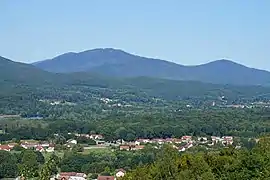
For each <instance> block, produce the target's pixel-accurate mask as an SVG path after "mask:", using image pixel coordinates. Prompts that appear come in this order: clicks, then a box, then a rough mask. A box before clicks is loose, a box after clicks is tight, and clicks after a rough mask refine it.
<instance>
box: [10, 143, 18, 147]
mask: <svg viewBox="0 0 270 180" xmlns="http://www.w3.org/2000/svg"><path fill="white" fill-rule="evenodd" d="M16 145H18V143H9V144H8V146H9V147H10V148H14V146H16Z"/></svg>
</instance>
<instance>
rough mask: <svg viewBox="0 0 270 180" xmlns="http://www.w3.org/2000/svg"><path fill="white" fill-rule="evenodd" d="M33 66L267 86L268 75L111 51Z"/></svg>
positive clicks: (222, 64)
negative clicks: (186, 64) (189, 64)
mask: <svg viewBox="0 0 270 180" xmlns="http://www.w3.org/2000/svg"><path fill="white" fill-rule="evenodd" d="M33 65H35V66H36V67H39V68H41V69H43V70H46V71H49V72H58V73H71V72H86V71H87V72H94V73H100V74H103V75H107V76H116V77H139V76H148V77H155V78H164V79H174V80H192V81H201V82H207V83H215V84H236V85H270V72H267V71H264V70H258V69H254V68H249V67H246V66H243V65H241V64H237V63H235V62H232V61H229V60H217V61H213V62H211V63H207V64H202V65H196V66H184V65H179V64H176V63H172V62H169V61H164V60H160V59H152V58H145V57H140V56H136V55H132V54H129V53H126V52H124V51H122V50H117V49H112V48H105V49H93V50H88V51H84V52H80V53H66V54H63V55H60V56H57V57H55V58H53V59H50V60H45V61H39V62H36V63H33Z"/></svg>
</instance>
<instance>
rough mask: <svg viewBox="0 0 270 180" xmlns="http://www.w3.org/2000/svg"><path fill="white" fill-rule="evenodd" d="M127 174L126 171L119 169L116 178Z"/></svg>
mask: <svg viewBox="0 0 270 180" xmlns="http://www.w3.org/2000/svg"><path fill="white" fill-rule="evenodd" d="M125 174H126V171H125V170H124V169H117V170H116V174H115V176H116V177H117V178H120V177H124V176H125Z"/></svg>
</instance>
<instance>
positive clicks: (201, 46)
mask: <svg viewBox="0 0 270 180" xmlns="http://www.w3.org/2000/svg"><path fill="white" fill-rule="evenodd" d="M0 23H1V25H0V56H4V57H7V58H9V59H11V60H14V61H20V62H26V63H30V62H34V61H40V60H44V59H50V58H53V57H55V56H57V55H60V54H63V53H66V52H80V51H84V50H89V49H94V48H107V47H108V48H117V49H122V50H124V51H127V52H129V53H133V54H137V55H141V56H146V57H153V58H160V59H164V60H168V61H172V62H176V63H179V64H184V65H195V64H203V63H207V62H210V61H214V60H218V59H229V60H233V61H235V62H238V63H241V64H244V65H247V66H249V67H254V68H260V69H266V70H270V1H269V0H258V1H256V0H203V1H202V0H166V1H165V0H147V1H146V0H133V1H127V0H113V1H112V0H23V1H22V0H12V1H11V0H0Z"/></svg>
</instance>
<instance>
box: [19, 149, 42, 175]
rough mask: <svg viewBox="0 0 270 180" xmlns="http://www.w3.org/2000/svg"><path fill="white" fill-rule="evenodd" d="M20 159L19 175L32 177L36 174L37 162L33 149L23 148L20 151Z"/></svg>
mask: <svg viewBox="0 0 270 180" xmlns="http://www.w3.org/2000/svg"><path fill="white" fill-rule="evenodd" d="M21 155H22V160H21V163H20V164H19V171H20V175H21V176H23V177H25V178H33V177H36V176H37V175H38V169H39V163H38V159H37V158H38V157H37V154H36V153H35V151H32V150H25V151H23V152H22V153H21Z"/></svg>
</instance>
